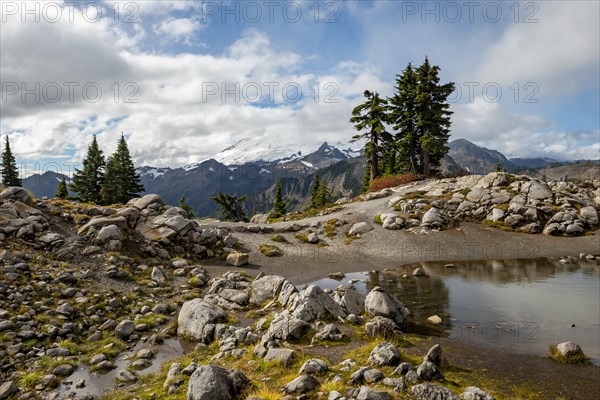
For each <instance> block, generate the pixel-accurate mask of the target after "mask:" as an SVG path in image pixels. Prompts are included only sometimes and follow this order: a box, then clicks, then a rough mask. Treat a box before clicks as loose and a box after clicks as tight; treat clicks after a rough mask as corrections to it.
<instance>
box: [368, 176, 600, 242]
mask: <svg viewBox="0 0 600 400" xmlns="http://www.w3.org/2000/svg"><path fill="white" fill-rule="evenodd" d="M420 189H421V190H419V191H417V192H408V193H406V194H405V195H399V196H396V197H393V198H392V199H391V200H390V201H389V202H388V204H387V205H388V207H390V208H392V210H385V211H384V212H382V213H381V214H380V215H379V217H380V219H381V221H382V226H383V228H385V229H390V230H396V229H408V230H409V231H411V232H414V233H419V234H423V233H428V232H429V231H431V230H439V229H445V228H449V227H452V226H454V224H456V223H457V222H460V221H481V222H483V223H485V224H487V225H490V226H494V227H498V228H503V229H507V230H516V231H521V232H526V233H540V232H543V233H544V234H547V235H567V236H578V235H582V234H583V233H585V232H586V231H588V230H591V229H596V228H597V227H598V223H599V218H598V207H600V203H598V202H596V199H598V198H599V197H598V196H599V194H600V181H598V180H594V181H590V182H588V184H586V186H585V187H583V186H579V185H577V184H574V183H570V182H542V181H539V180H536V179H534V178H531V177H528V176H518V175H510V174H507V173H501V172H494V173H490V174H487V175H485V176H480V175H468V176H464V177H460V178H452V179H441V180H434V181H431V182H429V183H428V184H426V185H425V186H423V187H421V188H420Z"/></svg>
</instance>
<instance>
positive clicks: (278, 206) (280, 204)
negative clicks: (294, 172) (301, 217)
mask: <svg viewBox="0 0 600 400" xmlns="http://www.w3.org/2000/svg"><path fill="white" fill-rule="evenodd" d="M286 207H287V205H286V204H285V201H283V196H282V195H281V181H277V184H276V185H275V202H274V203H273V212H272V213H271V216H272V217H274V218H279V217H281V216H282V215H284V214H285V213H286Z"/></svg>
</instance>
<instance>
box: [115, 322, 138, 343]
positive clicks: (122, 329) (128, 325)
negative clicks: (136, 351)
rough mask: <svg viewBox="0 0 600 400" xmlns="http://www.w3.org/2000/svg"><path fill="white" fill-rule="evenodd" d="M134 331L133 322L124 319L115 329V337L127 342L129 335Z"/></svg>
mask: <svg viewBox="0 0 600 400" xmlns="http://www.w3.org/2000/svg"><path fill="white" fill-rule="evenodd" d="M134 330H135V324H134V323H133V321H131V320H128V319H126V320H124V321H121V322H119V324H118V325H117V327H116V328H115V335H117V337H118V338H120V339H123V340H127V339H128V338H129V335H131V334H132V333H133V331H134Z"/></svg>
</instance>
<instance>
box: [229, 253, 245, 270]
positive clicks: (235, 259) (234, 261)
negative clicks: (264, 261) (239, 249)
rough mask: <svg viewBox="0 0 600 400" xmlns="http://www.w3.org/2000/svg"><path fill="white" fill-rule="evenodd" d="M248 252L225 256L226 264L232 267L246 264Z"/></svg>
mask: <svg viewBox="0 0 600 400" xmlns="http://www.w3.org/2000/svg"><path fill="white" fill-rule="evenodd" d="M248 259H249V255H248V253H231V254H229V255H228V256H227V264H229V265H232V266H234V267H241V266H242V265H246V264H248Z"/></svg>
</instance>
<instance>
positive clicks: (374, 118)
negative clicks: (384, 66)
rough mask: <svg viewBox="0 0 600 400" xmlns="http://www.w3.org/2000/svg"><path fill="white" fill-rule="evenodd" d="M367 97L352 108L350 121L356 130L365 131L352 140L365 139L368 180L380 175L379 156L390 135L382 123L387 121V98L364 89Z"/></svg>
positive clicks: (389, 139) (389, 140)
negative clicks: (368, 165) (368, 162)
mask: <svg viewBox="0 0 600 400" xmlns="http://www.w3.org/2000/svg"><path fill="white" fill-rule="evenodd" d="M364 96H365V98H366V99H367V100H366V101H365V102H364V103H362V104H359V105H358V106H356V107H355V108H354V109H353V110H352V117H351V118H350V122H352V123H353V124H354V127H355V128H356V130H357V131H359V132H361V131H362V130H363V129H364V130H366V132H364V133H361V134H358V135H355V136H354V137H353V138H352V141H357V140H359V139H367V140H368V142H367V144H366V146H365V157H367V158H368V159H369V161H370V168H369V169H370V173H371V176H370V180H373V179H375V178H378V177H379V176H380V169H379V156H380V154H381V153H382V145H383V144H385V143H389V142H391V135H390V134H389V133H388V132H387V131H386V129H385V125H384V123H385V122H386V121H387V118H388V117H387V113H386V111H387V100H385V99H382V98H380V97H379V93H377V92H370V91H368V90H365V92H364Z"/></svg>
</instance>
